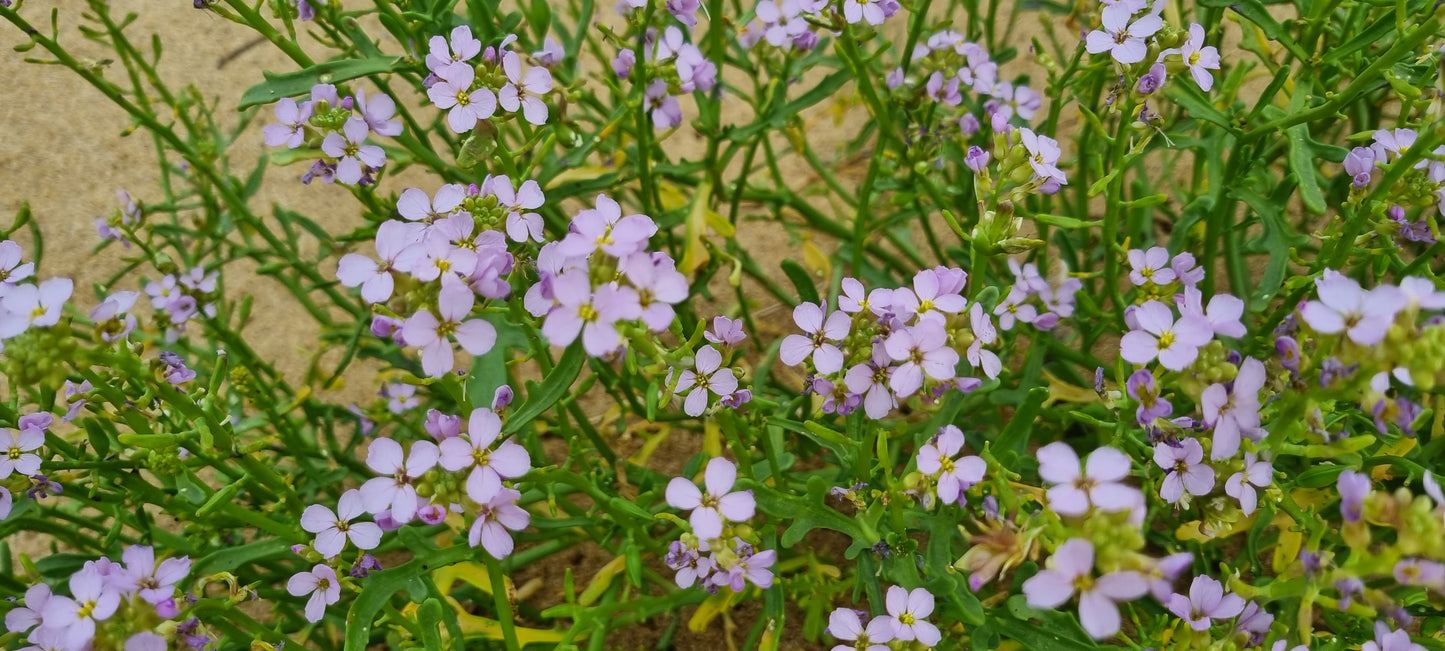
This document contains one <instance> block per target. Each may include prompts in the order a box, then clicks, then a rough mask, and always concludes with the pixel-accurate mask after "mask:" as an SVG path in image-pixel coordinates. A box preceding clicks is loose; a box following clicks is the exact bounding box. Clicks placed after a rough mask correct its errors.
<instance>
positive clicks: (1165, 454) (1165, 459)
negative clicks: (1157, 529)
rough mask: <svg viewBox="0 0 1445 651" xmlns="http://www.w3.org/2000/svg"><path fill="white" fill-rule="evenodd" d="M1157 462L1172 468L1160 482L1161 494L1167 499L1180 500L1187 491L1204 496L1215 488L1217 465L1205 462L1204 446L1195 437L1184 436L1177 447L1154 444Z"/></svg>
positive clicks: (1167, 468) (1163, 443)
mask: <svg viewBox="0 0 1445 651" xmlns="http://www.w3.org/2000/svg"><path fill="white" fill-rule="evenodd" d="M1154 463H1156V464H1159V467H1160V468H1163V469H1165V470H1167V471H1169V472H1168V474H1166V475H1165V476H1164V481H1163V482H1161V483H1160V484H1159V497H1162V498H1164V501H1165V502H1168V503H1170V504H1173V503H1175V502H1178V501H1179V499H1180V498H1182V497H1184V493H1185V492H1186V491H1187V492H1188V493H1189V494H1190V495H1194V496H1203V495H1208V494H1209V493H1210V491H1213V490H1214V468H1212V467H1210V466H1208V465H1207V464H1205V463H1204V446H1202V445H1200V444H1199V441H1198V440H1197V439H1195V438H1193V437H1189V438H1185V439H1184V440H1182V441H1180V442H1179V444H1178V445H1177V446H1175V445H1170V444H1169V443H1165V442H1160V443H1155V444H1154Z"/></svg>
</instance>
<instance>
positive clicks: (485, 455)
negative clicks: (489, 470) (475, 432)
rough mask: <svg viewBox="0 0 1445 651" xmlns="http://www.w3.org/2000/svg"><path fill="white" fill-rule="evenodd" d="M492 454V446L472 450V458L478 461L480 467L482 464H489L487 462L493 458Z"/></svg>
mask: <svg viewBox="0 0 1445 651" xmlns="http://www.w3.org/2000/svg"><path fill="white" fill-rule="evenodd" d="M491 456H492V450H491V448H482V449H480V450H472V460H473V461H475V462H476V463H477V466H479V467H480V466H485V465H487V462H488V460H489V459H490V458H491Z"/></svg>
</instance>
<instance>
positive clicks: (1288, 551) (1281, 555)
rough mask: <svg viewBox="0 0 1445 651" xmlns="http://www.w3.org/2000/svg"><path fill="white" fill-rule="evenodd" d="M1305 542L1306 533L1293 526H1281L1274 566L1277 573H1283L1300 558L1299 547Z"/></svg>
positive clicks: (1275, 547) (1275, 550)
mask: <svg viewBox="0 0 1445 651" xmlns="http://www.w3.org/2000/svg"><path fill="white" fill-rule="evenodd" d="M1303 543H1304V534H1302V533H1300V532H1299V531H1297V530H1295V529H1294V528H1292V527H1288V526H1284V527H1280V529H1279V542H1277V543H1275V546H1274V559H1273V567H1274V571H1275V573H1276V574H1283V573H1284V571H1285V570H1286V569H1288V568H1289V566H1290V565H1292V564H1293V563H1294V562H1295V561H1296V560H1298V559H1299V548H1300V545H1301V544H1303Z"/></svg>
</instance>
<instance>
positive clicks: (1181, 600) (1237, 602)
mask: <svg viewBox="0 0 1445 651" xmlns="http://www.w3.org/2000/svg"><path fill="white" fill-rule="evenodd" d="M1167 605H1168V606H1169V612H1172V613H1174V614H1175V615H1177V616H1179V618H1180V619H1182V620H1184V621H1186V622H1188V623H1189V627H1190V628H1192V629H1194V630H1196V631H1207V630H1209V627H1210V625H1211V624H1212V620H1215V619H1229V618H1231V617H1234V616H1235V615H1238V614H1239V613H1240V612H1241V611H1243V610H1244V598H1243V597H1240V596H1239V595H1237V594H1224V585H1223V584H1221V583H1220V582H1219V581H1218V580H1216V579H1214V578H1213V577H1210V576H1207V575H1202V574H1201V575H1199V576H1196V577H1194V582H1193V583H1191V584H1190V585H1189V596H1187V597H1186V596H1184V595H1182V594H1178V593H1175V594H1173V595H1171V596H1170V597H1169V603H1168V604H1167Z"/></svg>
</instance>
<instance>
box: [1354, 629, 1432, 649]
mask: <svg viewBox="0 0 1445 651" xmlns="http://www.w3.org/2000/svg"><path fill="white" fill-rule="evenodd" d="M1360 651H1425V647H1423V646H1421V645H1419V644H1415V643H1414V642H1412V641H1410V632H1409V631H1407V630H1403V629H1401V630H1398V631H1391V630H1390V627H1389V625H1388V624H1386V623H1385V622H1375V639H1373V640H1370V641H1368V642H1365V643H1364V644H1362V645H1360Z"/></svg>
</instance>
